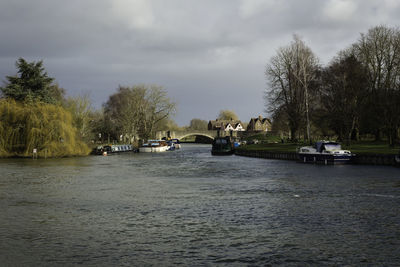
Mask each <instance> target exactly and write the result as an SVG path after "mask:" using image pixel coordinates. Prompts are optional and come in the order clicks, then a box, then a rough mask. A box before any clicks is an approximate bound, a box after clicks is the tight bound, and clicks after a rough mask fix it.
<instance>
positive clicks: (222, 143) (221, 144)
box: [211, 136, 235, 156]
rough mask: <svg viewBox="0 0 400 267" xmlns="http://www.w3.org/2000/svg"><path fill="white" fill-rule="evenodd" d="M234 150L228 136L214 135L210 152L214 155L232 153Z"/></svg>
mask: <svg viewBox="0 0 400 267" xmlns="http://www.w3.org/2000/svg"><path fill="white" fill-rule="evenodd" d="M234 152H235V149H234V146H233V142H232V141H231V138H230V137H229V136H226V137H216V138H215V139H214V140H213V142H212V148H211V154H212V155H214V156H224V155H232V154H233V153H234Z"/></svg>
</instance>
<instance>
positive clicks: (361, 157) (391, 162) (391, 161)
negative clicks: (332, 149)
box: [235, 149, 400, 166]
mask: <svg viewBox="0 0 400 267" xmlns="http://www.w3.org/2000/svg"><path fill="white" fill-rule="evenodd" d="M235 155H237V156H242V157H252V158H264V159H279V160H292V161H298V154H297V152H279V151H265V150H250V149H249V150H247V149H246V150H245V149H237V150H235ZM395 156H396V155H392V154H363V153H361V154H356V155H355V156H354V158H353V159H352V162H351V163H350V164H354V165H378V166H400V163H397V162H396V159H395Z"/></svg>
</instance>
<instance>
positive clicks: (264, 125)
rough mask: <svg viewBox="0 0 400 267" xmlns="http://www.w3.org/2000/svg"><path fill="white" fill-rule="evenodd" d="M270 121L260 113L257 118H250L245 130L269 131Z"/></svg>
mask: <svg viewBox="0 0 400 267" xmlns="http://www.w3.org/2000/svg"><path fill="white" fill-rule="evenodd" d="M271 128H272V123H271V120H270V119H268V118H263V117H262V116H261V115H260V116H258V118H251V120H250V122H249V124H248V125H247V131H250V132H269V131H271Z"/></svg>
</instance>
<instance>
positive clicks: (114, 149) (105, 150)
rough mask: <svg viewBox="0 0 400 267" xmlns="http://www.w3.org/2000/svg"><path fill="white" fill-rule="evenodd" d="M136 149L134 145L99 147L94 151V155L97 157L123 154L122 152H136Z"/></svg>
mask: <svg viewBox="0 0 400 267" xmlns="http://www.w3.org/2000/svg"><path fill="white" fill-rule="evenodd" d="M134 151H135V149H134V147H133V146H132V145H129V144H122V145H105V146H98V147H96V148H95V150H94V154H97V155H107V154H112V153H121V152H134Z"/></svg>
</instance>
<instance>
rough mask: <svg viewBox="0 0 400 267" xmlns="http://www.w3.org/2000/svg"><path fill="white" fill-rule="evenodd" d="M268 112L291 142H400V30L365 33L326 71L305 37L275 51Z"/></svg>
mask: <svg viewBox="0 0 400 267" xmlns="http://www.w3.org/2000/svg"><path fill="white" fill-rule="evenodd" d="M265 75H266V78H267V80H268V88H267V90H266V94H265V97H266V110H267V111H268V112H270V113H272V115H273V121H274V125H273V128H274V129H275V130H279V131H282V132H286V133H287V134H288V136H289V137H290V138H291V139H292V140H298V139H299V138H304V140H306V141H308V142H311V140H312V139H313V138H320V137H324V136H327V137H337V139H339V140H341V141H346V142H347V143H350V142H351V141H352V140H358V139H359V138H360V136H371V137H374V139H375V140H382V139H383V138H384V139H386V140H387V141H388V144H389V145H391V146H393V145H394V144H395V143H396V142H398V140H399V128H400V30H399V29H398V28H393V27H388V26H385V25H380V26H376V27H373V28H370V29H369V30H368V32H367V33H362V34H361V35H360V37H359V39H358V40H357V41H356V42H355V43H353V44H352V45H351V46H350V47H348V48H346V49H344V50H342V51H340V52H339V53H338V54H337V55H336V56H335V57H334V58H333V59H332V61H331V62H330V63H329V64H328V65H327V66H321V64H320V63H319V59H318V57H317V56H316V55H315V54H314V53H313V51H312V50H311V48H309V47H308V46H307V45H306V44H305V43H304V41H303V40H301V38H299V37H298V36H294V38H293V41H292V42H291V43H290V44H289V45H287V46H285V47H281V48H279V49H278V50H277V53H276V55H275V56H273V57H272V58H271V60H270V62H269V63H268V64H267V67H266V71H265Z"/></svg>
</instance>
